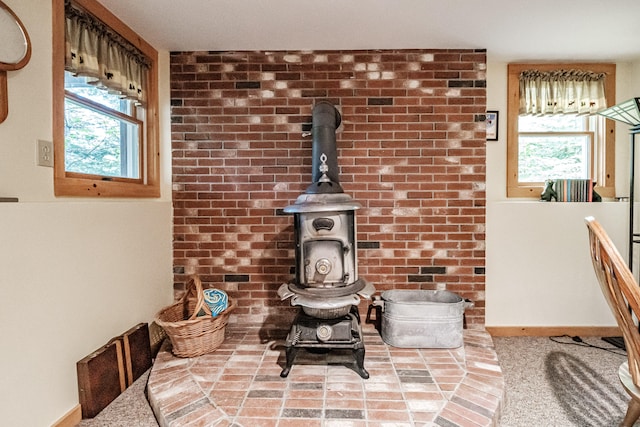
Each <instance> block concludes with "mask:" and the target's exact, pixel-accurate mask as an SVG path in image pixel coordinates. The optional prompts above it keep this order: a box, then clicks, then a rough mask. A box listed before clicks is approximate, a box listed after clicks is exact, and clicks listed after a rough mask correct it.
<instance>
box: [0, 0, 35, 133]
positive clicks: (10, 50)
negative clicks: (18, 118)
mask: <svg viewBox="0 0 640 427" xmlns="http://www.w3.org/2000/svg"><path fill="white" fill-rule="evenodd" d="M0 40H2V43H0V123H2V122H3V121H4V119H6V118H7V114H8V113H9V107H8V104H9V100H8V95H7V71H13V70H19V69H20V68H22V67H24V66H25V65H27V62H29V58H31V41H30V40H29V34H27V30H26V29H25V28H24V25H22V22H20V19H19V18H18V17H17V16H16V14H15V13H13V11H12V10H11V9H10V8H9V6H7V5H6V4H4V3H3V2H2V0H0Z"/></svg>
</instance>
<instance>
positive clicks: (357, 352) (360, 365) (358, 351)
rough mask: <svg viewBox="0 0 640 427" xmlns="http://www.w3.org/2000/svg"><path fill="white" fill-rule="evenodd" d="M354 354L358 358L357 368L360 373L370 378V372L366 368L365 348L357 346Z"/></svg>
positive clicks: (365, 377)
mask: <svg viewBox="0 0 640 427" xmlns="http://www.w3.org/2000/svg"><path fill="white" fill-rule="evenodd" d="M353 356H354V358H355V359H356V369H357V371H358V374H360V376H361V377H362V378H364V379H365V380H366V379H367V378H369V372H367V370H366V369H364V348H357V349H355V350H353Z"/></svg>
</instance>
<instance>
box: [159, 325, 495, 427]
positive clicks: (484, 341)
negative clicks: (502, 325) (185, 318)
mask: <svg viewBox="0 0 640 427" xmlns="http://www.w3.org/2000/svg"><path fill="white" fill-rule="evenodd" d="M362 327H363V328H362V329H363V337H364V343H365V350H366V356H365V363H364V364H365V368H366V369H367V371H368V372H369V374H370V378H369V379H362V378H361V377H360V376H359V375H358V374H357V373H356V372H355V371H354V370H353V369H352V368H353V360H354V359H353V357H352V354H351V351H346V352H345V351H335V350H334V351H331V352H330V353H328V354H320V355H319V354H311V353H309V352H307V351H306V350H304V349H301V350H299V351H298V355H297V357H296V359H295V362H294V365H293V367H292V369H291V372H290V373H289V376H288V377H287V378H281V377H280V371H281V370H282V367H283V366H284V362H285V356H284V339H285V337H286V333H287V331H278V330H265V329H260V328H258V327H256V328H251V327H246V328H240V327H237V326H236V325H232V324H230V325H229V326H228V327H227V331H226V334H225V335H226V337H225V341H224V343H223V344H222V345H221V346H220V348H219V349H218V350H216V351H215V352H214V353H211V354H207V355H203V356H200V357H195V358H191V359H181V358H177V357H175V356H173V355H172V354H171V345H170V343H169V342H168V340H167V341H166V342H165V343H164V345H163V347H162V349H161V350H160V353H159V354H158V357H157V358H156V361H155V363H154V365H153V368H152V370H151V373H150V375H149V382H148V388H147V392H148V398H149V402H150V404H151V407H152V408H153V411H154V413H155V415H156V418H157V419H158V422H159V424H160V426H162V427H165V426H166V427H168V426H171V427H178V426H189V427H192V426H216V427H218V426H219V427H223V426H233V427H294V426H295V427H297V426H304V427H405V426H407V427H408V426H425V427H426V426H433V427H435V426H440V427H456V426H460V427H472V426H473V427H475V426H496V425H498V420H499V417H500V409H501V407H502V405H503V400H504V395H505V394H504V380H503V377H502V371H501V369H500V365H499V363H498V358H497V356H496V353H495V351H494V348H493V341H492V339H491V336H490V335H489V334H488V333H487V332H485V331H478V330H465V331H464V345H463V346H462V347H460V348H457V349H402V348H395V347H391V346H389V345H387V344H385V343H384V342H383V341H382V339H381V337H380V335H379V334H378V332H377V331H376V330H375V328H374V327H373V326H372V325H369V324H363V325H362Z"/></svg>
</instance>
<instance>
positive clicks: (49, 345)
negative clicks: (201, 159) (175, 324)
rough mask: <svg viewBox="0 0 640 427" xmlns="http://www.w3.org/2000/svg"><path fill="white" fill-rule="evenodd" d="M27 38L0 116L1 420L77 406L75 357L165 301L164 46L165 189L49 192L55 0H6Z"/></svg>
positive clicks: (19, 420) (29, 419) (168, 290)
mask: <svg viewBox="0 0 640 427" xmlns="http://www.w3.org/2000/svg"><path fill="white" fill-rule="evenodd" d="M4 1H5V3H6V4H8V5H9V6H10V7H11V8H12V9H13V10H14V12H16V13H17V14H18V16H19V17H20V18H21V20H22V21H23V23H24V25H25V26H26V28H27V31H28V32H29V35H30V37H31V40H32V43H33V54H32V58H31V61H30V62H29V64H28V65H27V66H26V67H25V68H24V69H22V70H19V71H13V72H9V73H8V86H9V116H8V118H7V120H6V121H5V122H4V123H2V124H0V197H2V196H13V197H18V198H19V199H20V202H19V203H0V301H2V308H1V309H0V337H1V339H2V344H1V345H0V348H1V351H0V365H1V366H2V367H3V373H2V376H1V379H0V414H2V422H1V423H2V424H3V425H7V426H17V427H20V426H25V427H26V426H48V425H51V424H52V423H54V422H55V421H56V420H58V419H59V418H60V417H62V416H63V415H64V414H65V413H66V412H67V411H69V410H70V409H72V408H73V407H75V406H76V405H77V404H78V387H77V380H76V362H77V361H78V360H80V359H81V358H83V357H84V356H86V355H87V354H89V353H91V352H92V351H93V350H95V349H97V348H98V347H100V346H101V345H103V344H105V343H106V342H107V341H108V340H109V339H110V338H112V337H113V336H116V335H119V334H120V333H122V332H124V331H125V330H127V329H128V328H130V327H131V326H133V325H135V324H136V323H138V322H148V321H151V320H153V316H154V314H155V312H156V311H157V310H159V309H160V308H162V307H163V306H164V305H166V304H169V303H170V302H171V301H172V268H171V264H172V260H171V186H170V168H169V167H168V164H169V163H170V150H169V149H168V148H167V147H168V145H169V136H168V134H169V117H168V115H169V101H168V77H167V75H168V74H167V72H168V54H167V53H166V52H165V53H162V54H161V59H162V64H161V65H162V77H161V81H162V88H161V99H162V101H163V102H162V105H163V106H164V107H163V108H162V111H161V115H162V120H161V125H162V133H163V138H162V144H163V146H162V156H163V157H162V159H163V168H162V173H163V177H162V178H163V183H162V197H161V198H160V199H150V200H115V201H114V200H112V201H106V200H93V199H69V198H66V199H65V198H55V197H54V195H53V169H52V168H46V167H40V166H36V163H35V146H36V141H37V140H38V139H44V140H51V138H52V136H51V133H52V130H51V129H52V125H51V115H52V112H51V2H50V1H47V0H4Z"/></svg>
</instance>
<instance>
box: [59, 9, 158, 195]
mask: <svg viewBox="0 0 640 427" xmlns="http://www.w3.org/2000/svg"><path fill="white" fill-rule="evenodd" d="M53 5H54V26H53V28H54V39H53V43H54V47H53V51H54V59H53V68H54V69H53V79H54V97H53V103H54V105H53V112H54V188H55V194H56V195H57V196H88V197H158V196H159V195H160V190H159V152H158V151H159V148H158V147H159V145H158V128H157V119H156V114H157V111H158V107H157V102H158V101H157V88H156V87H157V52H156V51H155V50H154V49H153V48H152V47H150V46H149V45H148V44H146V43H145V42H144V41H142V40H141V39H140V38H139V37H138V36H137V35H136V34H135V33H133V32H132V31H131V30H130V29H129V28H128V27H126V26H125V25H124V24H123V23H122V22H121V21H119V20H118V19H117V18H116V17H115V16H113V15H112V14H111V13H109V12H108V11H107V10H106V9H105V8H104V7H102V6H101V5H100V4H99V3H97V2H96V1H95V0H72V1H69V0H53ZM85 40H90V42H89V43H85V42H84V41H85Z"/></svg>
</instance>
